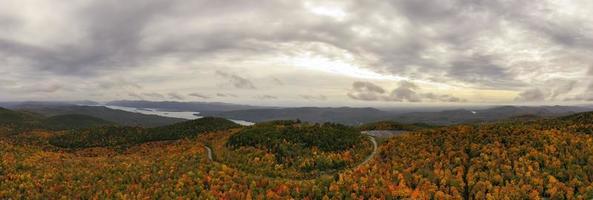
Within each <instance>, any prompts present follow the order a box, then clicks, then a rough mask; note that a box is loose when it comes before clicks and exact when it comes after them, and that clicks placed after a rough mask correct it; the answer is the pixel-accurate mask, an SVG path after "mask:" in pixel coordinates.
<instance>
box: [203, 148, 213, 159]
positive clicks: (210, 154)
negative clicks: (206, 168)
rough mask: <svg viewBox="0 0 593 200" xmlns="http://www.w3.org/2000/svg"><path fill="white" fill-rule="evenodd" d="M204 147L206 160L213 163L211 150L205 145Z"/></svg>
mask: <svg viewBox="0 0 593 200" xmlns="http://www.w3.org/2000/svg"><path fill="white" fill-rule="evenodd" d="M204 147H205V148H206V152H207V153H208V160H210V161H213V160H212V149H211V148H210V147H208V146H205V145H204Z"/></svg>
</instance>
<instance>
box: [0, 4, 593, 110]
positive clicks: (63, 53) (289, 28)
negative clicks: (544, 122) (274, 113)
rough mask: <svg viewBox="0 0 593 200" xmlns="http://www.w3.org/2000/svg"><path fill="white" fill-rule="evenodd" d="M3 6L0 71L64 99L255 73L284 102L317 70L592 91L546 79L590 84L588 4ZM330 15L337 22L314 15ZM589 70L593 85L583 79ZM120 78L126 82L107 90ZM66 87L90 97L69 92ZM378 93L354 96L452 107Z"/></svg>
mask: <svg viewBox="0 0 593 200" xmlns="http://www.w3.org/2000/svg"><path fill="white" fill-rule="evenodd" d="M6 1H7V3H5V4H3V6H1V7H0V30H3V31H1V32H0V72H2V73H5V72H6V71H14V72H12V73H13V74H11V75H10V77H14V80H15V81H16V82H18V83H27V82H34V81H36V80H44V79H56V80H58V81H57V82H60V83H61V84H62V85H64V86H66V85H67V86H68V88H69V89H70V88H72V90H69V91H66V90H60V91H63V92H65V94H64V95H67V96H68V97H70V98H76V97H79V96H85V95H89V94H90V93H94V92H101V93H103V94H106V97H105V98H116V97H117V94H126V93H127V92H128V91H138V89H142V88H143V87H149V86H151V85H155V83H158V86H159V88H158V90H159V91H177V90H175V89H176V88H178V86H179V85H182V84H192V85H200V86H201V87H203V88H198V89H204V91H208V90H207V89H213V88H211V87H210V85H209V83H212V82H213V81H215V80H213V79H214V78H213V77H209V76H208V75H211V73H212V72H214V71H217V70H218V72H215V73H216V74H217V76H218V77H222V78H224V79H225V80H226V81H228V82H229V83H230V85H232V86H233V87H234V88H235V89H256V88H258V89H260V90H263V89H266V88H269V87H267V86H266V85H263V83H258V85H255V84H254V83H253V82H252V81H251V80H249V78H250V77H246V75H244V74H241V73H238V72H241V71H248V72H250V74H257V78H258V80H272V81H268V82H271V84H275V86H277V87H275V88H274V89H270V90H269V91H265V92H266V93H269V94H274V95H276V96H280V95H279V94H282V92H283V91H284V90H287V89H288V88H290V90H291V91H292V90H294V92H295V93H296V94H301V93H304V92H306V91H307V90H309V89H310V84H308V83H310V82H313V81H314V80H312V79H311V78H309V77H299V82H288V81H289V80H290V79H282V81H280V79H276V78H273V77H276V76H282V74H291V73H297V72H302V71H305V70H309V71H312V70H319V71H322V72H324V73H326V74H325V75H328V76H327V77H331V78H332V79H335V80H338V79H347V81H348V82H351V81H353V80H355V78H353V76H354V77H356V75H358V74H359V73H357V72H359V71H364V72H368V73H370V74H372V75H373V76H374V77H375V78H377V79H382V80H385V79H392V80H415V81H417V82H418V83H420V81H422V82H423V83H433V84H439V85H448V86H451V87H452V88H463V89H465V90H468V91H471V92H476V93H481V92H484V93H486V92H487V91H492V90H496V91H505V92H513V91H523V90H525V88H539V89H540V90H542V93H544V94H546V97H545V99H546V100H553V99H560V98H564V97H566V96H569V94H571V93H573V92H575V91H577V89H582V88H581V87H585V86H582V85H579V84H576V85H574V86H573V89H570V87H569V86H570V84H567V85H564V86H566V87H564V88H558V89H555V90H554V91H551V90H550V89H548V88H555V87H556V86H555V85H554V84H555V83H554V82H553V81H551V80H554V79H557V78H558V77H566V79H569V81H582V80H586V78H590V76H593V67H591V63H593V59H592V58H590V55H591V53H592V52H593V31H592V30H593V24H592V23H590V20H589V18H590V16H591V15H592V14H593V13H592V10H593V4H591V3H589V2H587V1H572V2H567V1H553V0H541V1H507V0H489V1H485V0H479V1H468V0H434V1H428V0H392V1H379V0H368V1H354V0H344V1H334V0H329V1H308V2H302V1H276V0H261V1H258V3H257V4H253V3H252V2H245V1H236V0H230V1H216V0H198V1H182V0H129V1H125V2H121V1H116V0H88V1H76V2H51V3H48V2H37V3H35V4H30V3H27V2H25V1H20V0H6ZM326 7H329V9H330V10H334V11H339V12H337V13H339V15H338V16H336V15H332V14H328V13H325V14H324V13H320V12H318V11H319V9H320V8H326ZM551 8H553V9H551ZM50 10H51V13H48V11H50ZM566 13H570V15H567V14H566ZM247 22H249V23H247ZM246 24H249V25H246ZM47 27H52V28H51V29H48V28H47ZM297 58H302V59H300V60H305V61H312V60H315V59H313V58H319V59H318V60H328V61H331V62H329V63H327V64H319V63H312V64H311V65H312V66H313V67H312V68H311V69H302V68H299V66H296V65H295V64H294V62H292V61H293V60H295V59H297ZM297 60H298V59H297ZM336 63H345V64H346V65H348V66H351V67H350V68H351V69H352V70H350V69H348V70H344V69H341V70H342V72H343V71H346V72H349V73H346V75H344V73H342V74H340V75H341V76H345V77H346V78H344V77H339V78H335V77H336V76H338V75H336V74H337V73H336V72H335V71H336V70H335V68H336V67H335V66H341V65H335V66H332V65H334V64H336ZM254 66H265V67H258V68H257V69H255V68H254ZM332 67H333V68H332ZM587 68H589V70H588V72H586V74H578V75H576V74H575V73H574V72H581V71H584V70H583V69H587ZM222 69H233V71H234V73H231V72H227V71H224V70H222ZM357 70H358V71H357ZM353 71H354V72H355V73H352V72H353ZM148 72H151V73H148ZM180 72H186V73H180ZM204 74H207V75H204ZM117 76H121V77H125V79H121V80H117V79H113V80H110V79H111V78H108V77H117ZM180 76H196V77H192V79H190V78H185V79H183V78H180ZM586 76H589V77H586ZM44 77H46V78H44ZM47 77H49V78H47ZM393 77H395V78H393ZM328 79H329V78H328ZM71 80H83V81H88V82H90V83H89V84H88V85H92V86H86V85H85V84H72V85H68V84H64V83H65V82H67V81H71ZM285 82H286V83H287V84H284V83H285ZM344 82H346V81H342V82H338V81H336V83H335V85H331V84H330V85H324V86H319V87H324V89H332V88H337V87H340V86H343V85H344ZM288 83H290V84H288ZM259 84H262V85H259ZM425 85H426V86H425ZM256 86H257V87H256ZM91 87H96V88H91ZM370 87H372V86H369V85H360V86H355V87H353V89H352V91H351V93H349V94H348V96H349V97H350V98H351V99H358V100H369V101H385V99H384V98H385V96H390V97H389V98H393V99H392V100H393V101H399V100H401V101H406V102H407V101H411V102H414V101H433V99H434V101H442V100H444V99H447V98H448V97H443V96H439V95H437V94H432V95H431V92H434V91H433V90H436V88H431V86H429V85H427V84H422V88H419V89H418V88H410V87H401V88H397V89H396V90H394V91H385V90H384V93H379V92H378V91H377V90H376V89H377V88H370ZM151 88H152V87H151ZM357 88H358V89H357ZM379 88H380V87H379ZM194 89H195V88H194ZM485 89H488V90H485ZM569 89H570V90H569ZM96 90H101V91H96ZM565 91H569V92H565ZM180 92H183V94H186V93H190V92H191V91H189V90H188V91H180ZM230 92H236V91H230ZM138 93H141V92H138ZM387 93H392V94H387ZM548 93H549V94H548ZM22 96H26V95H22ZM213 96H214V95H213ZM216 96H218V95H216ZM493 96H495V95H493ZM38 97H43V95H38ZM198 98H199V97H198ZM344 98H348V97H344ZM449 98H450V99H449V100H455V99H454V97H450V96H449ZM512 98H513V97H511V96H508V97H507V99H509V100H510V101H512ZM304 100H307V99H304ZM474 100H476V99H474Z"/></svg>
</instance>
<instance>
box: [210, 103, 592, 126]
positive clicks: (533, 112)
mask: <svg viewBox="0 0 593 200" xmlns="http://www.w3.org/2000/svg"><path fill="white" fill-rule="evenodd" d="M591 110H593V109H592V108H589V107H574V106H534V107H529V106H498V107H492V108H488V109H479V110H468V109H454V110H443V111H432V112H405V113H402V112H400V111H398V110H390V111H383V110H378V109H374V108H349V107H341V108H318V107H303V108H273V109H272V108H271V109H250V110H235V111H227V112H206V114H207V115H212V116H218V117H224V118H230V119H242V120H246V121H252V122H264V121H273V120H296V119H300V120H302V121H306V122H314V123H324V122H332V123H341V124H348V125H361V124H364V123H369V122H376V121H389V120H393V121H397V122H401V123H406V124H413V123H425V124H437V125H453V124H462V123H475V122H493V121H499V120H506V119H512V118H516V117H520V116H533V117H541V118H550V117H559V116H565V115H570V114H574V113H579V112H585V111H591Z"/></svg>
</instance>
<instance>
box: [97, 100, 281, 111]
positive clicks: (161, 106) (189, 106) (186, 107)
mask: <svg viewBox="0 0 593 200" xmlns="http://www.w3.org/2000/svg"><path fill="white" fill-rule="evenodd" d="M106 105H110V106H123V107H132V108H151V109H158V110H161V111H193V112H224V111H233V110H248V109H260V108H271V107H259V106H248V105H239V104H230V103H220V102H175V101H111V102H107V103H106Z"/></svg>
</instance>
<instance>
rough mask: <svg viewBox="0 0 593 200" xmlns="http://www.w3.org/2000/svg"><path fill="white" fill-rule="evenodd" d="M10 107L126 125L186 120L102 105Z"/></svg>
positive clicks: (49, 114)
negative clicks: (82, 116)
mask: <svg viewBox="0 0 593 200" xmlns="http://www.w3.org/2000/svg"><path fill="white" fill-rule="evenodd" d="M10 108H11V109H13V110H18V111H25V112H30V113H37V114H40V115H43V116H45V117H53V116H60V115H86V116H90V117H95V118H99V119H103V120H106V121H110V122H115V123H117V124H120V125H126V126H141V127H157V126H165V125H170V124H174V123H179V122H183V121H186V119H179V118H170V117H162V116H157V115H145V114H140V113H133V112H126V111H123V110H115V109H110V108H107V107H104V106H79V105H68V104H40V103H36V104H31V103H28V104H20V105H13V106H12V107H10Z"/></svg>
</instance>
